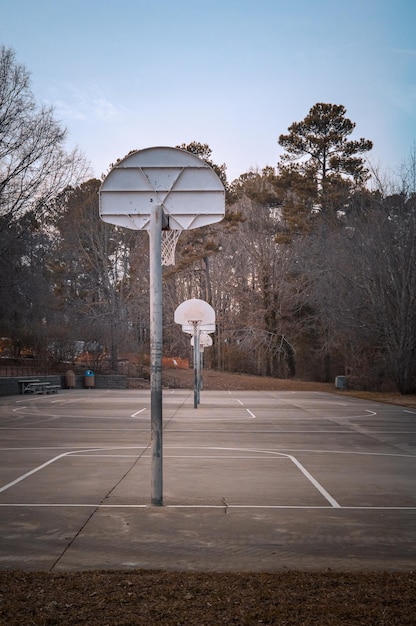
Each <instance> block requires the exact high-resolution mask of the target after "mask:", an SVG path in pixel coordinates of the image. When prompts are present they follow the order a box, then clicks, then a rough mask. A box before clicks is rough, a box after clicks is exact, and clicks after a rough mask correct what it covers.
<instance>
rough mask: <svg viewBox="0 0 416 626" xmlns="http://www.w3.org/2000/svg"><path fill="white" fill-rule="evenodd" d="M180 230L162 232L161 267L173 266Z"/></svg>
mask: <svg viewBox="0 0 416 626" xmlns="http://www.w3.org/2000/svg"><path fill="white" fill-rule="evenodd" d="M181 232H182V231H181V230H176V229H172V230H162V250H161V252H162V255H161V256H162V265H175V250H176V244H177V243H178V239H179V235H180V234H181Z"/></svg>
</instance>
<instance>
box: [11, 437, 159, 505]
mask: <svg viewBox="0 0 416 626" xmlns="http://www.w3.org/2000/svg"><path fill="white" fill-rule="evenodd" d="M146 447H147V446H141V447H137V446H134V448H131V449H134V450H139V449H140V450H146ZM120 449H121V448H113V447H112V448H89V449H88V450H84V452H102V451H104V450H120ZM122 449H125V448H122ZM80 452H82V450H71V451H70V452H64V453H63V454H58V456H54V457H53V458H52V459H49V461H46V463H42V465H38V467H35V468H34V469H33V470H30V472H26V474H22V476H19V477H18V478H16V479H15V480H12V481H11V482H10V483H7V485H3V487H0V493H2V492H3V491H6V490H7V489H10V487H14V486H15V485H17V484H18V483H20V482H21V481H22V480H25V478H29V476H32V475H33V474H36V473H37V472H39V471H40V470H42V469H44V468H45V467H47V466H48V465H51V463H55V461H59V460H60V459H63V458H64V457H66V456H70V455H71V454H72V455H76V454H79V453H80Z"/></svg>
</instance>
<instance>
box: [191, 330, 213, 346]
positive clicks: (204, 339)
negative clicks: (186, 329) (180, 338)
mask: <svg viewBox="0 0 416 626" xmlns="http://www.w3.org/2000/svg"><path fill="white" fill-rule="evenodd" d="M194 344H195V337H191V346H192V347H193V346H194ZM199 345H200V347H202V348H210V347H211V346H212V338H211V337H210V336H209V335H207V334H206V333H201V334H200V335H199Z"/></svg>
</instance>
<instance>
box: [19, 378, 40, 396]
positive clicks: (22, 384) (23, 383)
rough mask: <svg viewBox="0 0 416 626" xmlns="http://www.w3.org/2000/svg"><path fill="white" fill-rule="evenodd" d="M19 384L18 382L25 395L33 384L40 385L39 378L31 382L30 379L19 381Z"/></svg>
mask: <svg viewBox="0 0 416 626" xmlns="http://www.w3.org/2000/svg"><path fill="white" fill-rule="evenodd" d="M17 382H18V384H19V387H20V393H21V394H24V393H26V392H27V390H28V386H29V385H32V384H33V383H38V382H39V378H32V379H31V380H29V379H25V380H18V381H17Z"/></svg>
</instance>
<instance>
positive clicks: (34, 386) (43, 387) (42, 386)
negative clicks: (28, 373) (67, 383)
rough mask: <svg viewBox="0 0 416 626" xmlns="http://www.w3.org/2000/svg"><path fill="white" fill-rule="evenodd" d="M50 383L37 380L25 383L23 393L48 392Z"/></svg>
mask: <svg viewBox="0 0 416 626" xmlns="http://www.w3.org/2000/svg"><path fill="white" fill-rule="evenodd" d="M50 386H51V383H41V382H39V381H35V382H31V383H29V384H27V385H26V387H25V391H24V393H33V394H35V393H45V391H46V393H48V389H49V387H50Z"/></svg>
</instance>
